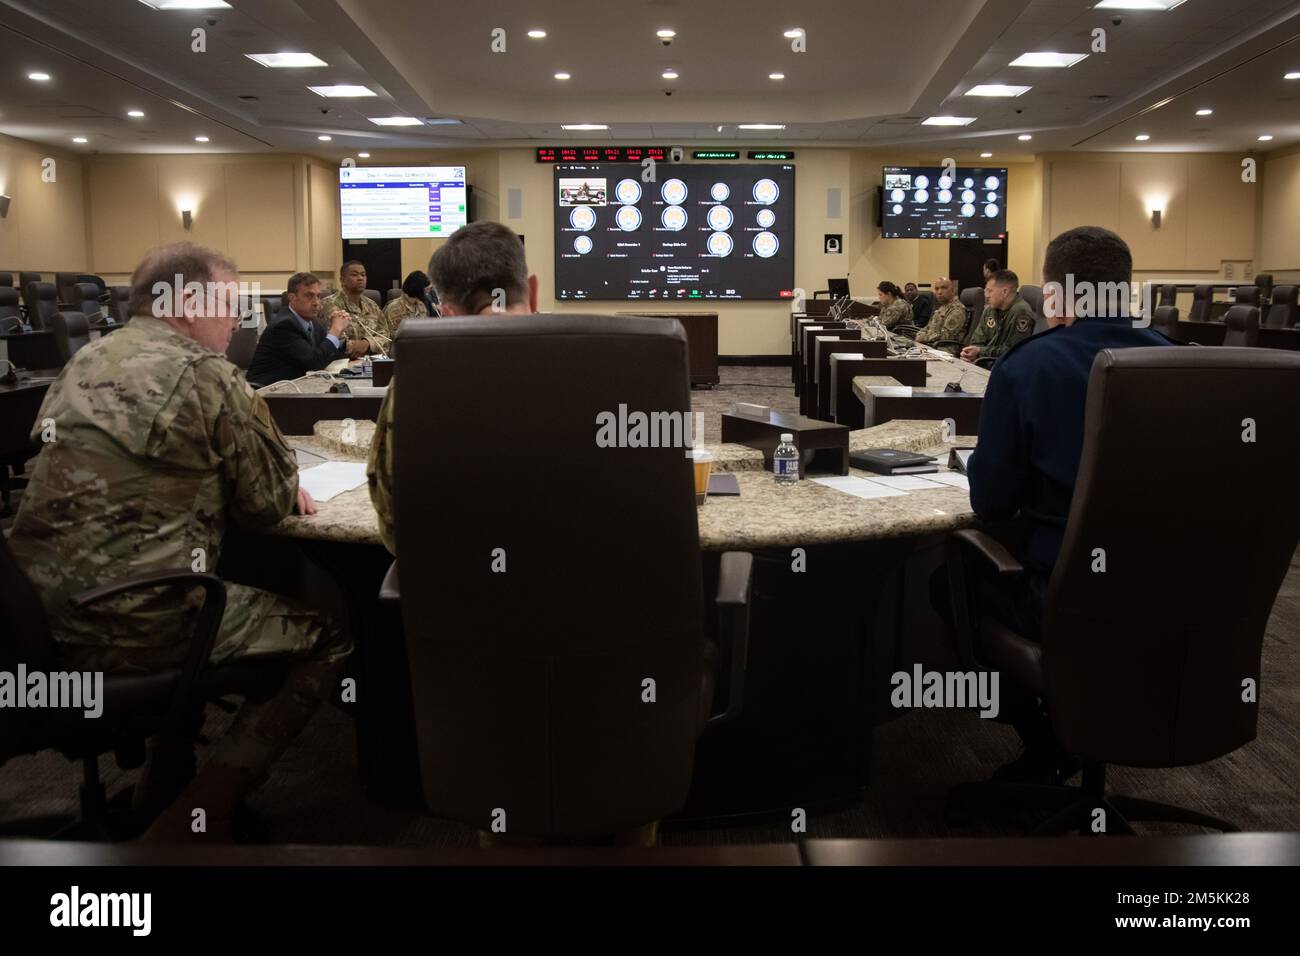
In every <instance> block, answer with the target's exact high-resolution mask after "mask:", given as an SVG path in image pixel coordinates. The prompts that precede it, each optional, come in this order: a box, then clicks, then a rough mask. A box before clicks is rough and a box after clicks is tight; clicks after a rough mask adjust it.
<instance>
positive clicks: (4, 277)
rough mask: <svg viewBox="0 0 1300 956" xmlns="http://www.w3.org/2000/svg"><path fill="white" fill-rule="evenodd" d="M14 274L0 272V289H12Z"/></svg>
mask: <svg viewBox="0 0 1300 956" xmlns="http://www.w3.org/2000/svg"><path fill="white" fill-rule="evenodd" d="M13 284H14V274H13V273H12V272H0V288H10V289H12V288H13Z"/></svg>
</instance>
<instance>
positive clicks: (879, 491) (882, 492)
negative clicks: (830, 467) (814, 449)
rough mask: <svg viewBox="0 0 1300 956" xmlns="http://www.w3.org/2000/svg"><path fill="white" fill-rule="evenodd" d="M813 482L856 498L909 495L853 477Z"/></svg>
mask: <svg viewBox="0 0 1300 956" xmlns="http://www.w3.org/2000/svg"><path fill="white" fill-rule="evenodd" d="M812 481H813V482H815V483H816V484H819V485H825V486H826V487H827V488H834V489H835V490H836V491H842V492H844V493H845V494H846V495H853V496H854V497H856V498H898V497H901V496H903V495H906V494H907V492H905V491H895V490H894V489H893V488H887V487H885V486H884V485H877V484H874V483H872V482H870V481H867V480H866V479H865V478H855V477H854V476H853V475H835V476H833V477H830V478H813V479H812Z"/></svg>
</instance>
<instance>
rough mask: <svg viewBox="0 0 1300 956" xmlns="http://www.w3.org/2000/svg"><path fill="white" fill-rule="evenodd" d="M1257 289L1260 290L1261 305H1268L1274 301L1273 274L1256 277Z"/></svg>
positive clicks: (1263, 273) (1265, 273)
mask: <svg viewBox="0 0 1300 956" xmlns="http://www.w3.org/2000/svg"><path fill="white" fill-rule="evenodd" d="M1255 288H1257V289H1259V304H1260V305H1267V304H1268V303H1269V302H1272V301H1273V273H1271V272H1260V273H1258V274H1257V275H1256V276H1255Z"/></svg>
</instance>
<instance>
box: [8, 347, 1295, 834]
mask: <svg viewBox="0 0 1300 956" xmlns="http://www.w3.org/2000/svg"><path fill="white" fill-rule="evenodd" d="M722 376H723V384H722V386H720V387H719V388H718V389H716V390H713V391H708V390H697V391H695V392H693V398H694V401H695V403H696V409H697V410H699V411H704V412H705V413H706V420H705V421H706V424H705V428H706V436H707V438H708V440H710V441H715V440H716V436H717V434H718V419H717V416H718V414H719V413H720V412H721V411H723V410H725V409H727V408H730V406H731V404H732V403H734V402H736V401H750V402H756V403H759V404H765V405H770V406H772V407H773V408H779V409H783V410H791V411H793V410H795V408H796V404H795V399H794V393H793V389H792V388H790V387H789V370H788V369H785V368H749V367H744V368H741V367H737V368H724V369H723V370H722ZM1261 687H1262V694H1261V702H1260V720H1259V735H1258V738H1257V739H1256V740H1255V741H1254V742H1253V743H1251V744H1249V745H1248V746H1246V747H1243V748H1241V749H1240V750H1238V751H1236V752H1235V753H1233V754H1231V755H1229V756H1227V757H1224V758H1222V759H1220V760H1217V761H1214V762H1212V763H1209V764H1206V765H1203V766H1199V767H1190V768H1184V769H1179V770H1153V771H1143V770H1124V769H1115V770H1112V771H1111V773H1110V776H1109V780H1108V783H1109V784H1110V786H1111V788H1112V789H1113V790H1115V791H1118V792H1121V793H1129V794H1133V795H1141V796H1145V797H1148V798H1150V799H1154V800H1161V801H1165V802H1169V803H1175V804H1179V805H1182V806H1186V807H1189V808H1194V809H1200V810H1202V811H1204V812H1208V813H1211V814H1215V815H1219V816H1224V817H1227V818H1229V819H1232V820H1233V821H1235V822H1236V823H1237V824H1238V825H1239V826H1240V827H1241V828H1242V829H1244V830H1274V831H1276V830H1300V557H1298V558H1296V559H1293V561H1292V565H1291V570H1290V573H1289V574H1288V576H1287V578H1286V580H1285V581H1284V582H1283V585H1282V588H1281V591H1280V593H1279V594H1278V598H1277V603H1276V605H1275V607H1274V609H1273V614H1272V616H1271V618H1270V620H1269V624H1268V630H1267V633H1266V635H1265V640H1264V668H1263V681H1262V684H1261ZM228 719H229V718H228V717H226V716H225V715H223V714H219V713H217V712H215V711H214V712H213V714H212V716H210V718H209V725H208V732H209V734H210V735H213V736H215V735H216V734H218V733H219V732H220V730H221V728H222V726H223V725H224V723H225V722H226V721H227V720H228ZM874 740H875V746H874V757H873V767H872V774H871V781H872V782H871V785H870V787H869V789H868V792H867V794H866V797H865V799H863V800H862V801H861V803H859V804H858V805H856V806H853V807H850V808H848V809H845V810H842V811H840V812H836V813H827V814H822V815H819V816H813V817H810V818H809V821H808V836H812V837H877V836H902V837H924V836H945V835H950V834H952V835H978V834H982V833H995V832H1015V831H1014V830H1013V829H1011V824H1009V823H1002V824H993V823H988V824H982V825H980V826H977V827H976V826H973V827H968V828H962V829H957V830H953V829H949V828H948V827H947V826H946V825H945V823H944V818H943V814H942V812H941V806H942V800H943V796H944V794H945V792H946V791H947V790H948V789H949V788H950V787H952V786H953V785H955V784H957V783H961V782H964V781H968V780H976V779H981V778H983V777H986V776H987V775H988V774H989V772H990V771H992V770H993V768H995V767H997V766H998V765H999V764H1001V763H1004V762H1006V761H1007V760H1010V759H1012V758H1013V757H1014V756H1015V755H1016V752H1017V744H1016V738H1015V734H1014V732H1013V731H1011V730H1010V729H1009V728H1008V727H1005V726H1003V725H1000V724H993V723H991V722H988V721H983V720H980V719H979V718H978V717H976V716H975V715H973V714H970V713H961V712H951V711H942V710H919V711H913V712H911V713H909V714H907V715H906V716H904V717H902V718H900V719H897V720H894V721H892V722H890V723H888V724H886V725H884V726H881V727H878V728H877V729H876V731H875V738H874ZM104 763H105V765H106V768H105V769H106V770H107V773H106V774H105V778H106V780H107V781H108V783H109V785H110V791H111V790H112V789H116V788H118V787H121V786H122V785H124V784H125V783H127V782H129V781H130V780H131V779H133V776H134V775H133V774H125V773H123V772H122V771H120V770H118V769H117V768H116V767H109V766H107V765H110V764H111V761H109V760H105V761H104ZM77 782H78V774H77V769H76V768H75V767H73V766H71V765H70V764H68V763H67V762H66V761H64V760H63V759H62V758H61V757H59V756H57V755H54V754H51V753H45V754H40V755H36V756H30V757H21V758H17V759H14V760H11V761H9V762H8V763H7V764H5V765H4V766H3V767H0V820H5V819H13V818H17V817H29V816H34V815H41V814H51V813H59V812H68V811H71V810H72V809H73V807H74V805H75V800H76V792H77V789H76V788H77ZM253 806H254V809H255V810H256V811H257V812H258V814H259V815H260V816H261V817H262V819H263V820H264V821H265V822H266V823H267V824H268V825H269V827H270V829H271V833H272V839H273V840H274V841H275V842H277V843H331V844H369V845H404V846H413V845H414V846H430V847H447V846H454V847H460V846H466V847H468V846H476V845H477V840H476V836H475V834H474V832H473V831H472V830H470V829H469V828H467V827H464V826H461V825H459V824H455V823H450V822H447V821H444V820H438V819H434V818H430V817H426V816H422V815H420V814H419V813H417V812H405V813H404V812H397V811H394V810H391V809H388V808H385V807H381V806H377V805H375V804H374V803H371V802H369V801H367V799H366V798H365V795H364V794H363V792H362V790H361V788H360V786H359V785H358V783H357V774H356V748H355V734H354V730H353V725H352V721H351V719H350V718H349V717H348V716H346V715H345V714H344V713H342V712H341V711H340V710H339V709H337V708H335V707H325V708H323V709H322V710H321V712H320V713H319V714H317V716H316V717H315V718H314V720H313V722H312V723H311V725H310V726H309V727H308V728H307V730H306V731H305V732H304V733H303V735H302V736H301V737H300V738H299V740H298V741H296V742H295V743H294V745H293V746H292V747H291V748H290V749H289V750H288V751H287V752H286V754H285V755H284V757H283V758H282V760H281V761H280V763H279V765H278V766H277V768H276V770H275V773H274V774H273V776H272V778H271V780H270V781H269V782H268V783H267V784H266V785H265V786H264V787H263V788H262V789H261V790H260V791H259V792H258V794H257V795H256V797H255V799H254V801H253ZM1159 829H1160V830H1162V831H1163V830H1170V828H1159ZM1144 832H1156V828H1153V827H1146V828H1144ZM1170 832H1174V831H1172V830H1170ZM794 838H795V837H794V834H792V833H791V831H790V827H789V824H788V823H782V824H773V825H770V826H731V827H715V828H709V829H689V830H687V829H671V828H669V829H666V830H664V831H663V832H662V833H661V843H662V844H664V845H683V844H722V843H765V842H781V841H787V840H792V839H794Z"/></svg>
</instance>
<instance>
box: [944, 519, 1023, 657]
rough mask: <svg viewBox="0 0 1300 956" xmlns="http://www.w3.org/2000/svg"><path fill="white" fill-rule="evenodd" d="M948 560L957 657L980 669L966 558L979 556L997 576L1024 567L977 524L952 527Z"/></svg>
mask: <svg viewBox="0 0 1300 956" xmlns="http://www.w3.org/2000/svg"><path fill="white" fill-rule="evenodd" d="M944 549H945V552H946V555H947V564H948V596H949V599H950V602H951V605H950V606H951V608H952V624H953V631H954V633H955V636H956V640H957V658H958V660H960V661H961V665H962V667H964V668H965V669H967V670H983V669H984V667H983V665H982V664H980V662H979V656H978V654H977V653H976V636H977V632H978V630H979V618H978V615H979V605H978V603H977V600H976V589H975V588H973V587H972V586H971V581H970V579H969V578H968V576H967V573H966V572H967V567H968V565H967V562H968V560H970V559H971V558H972V557H975V556H978V558H979V559H981V561H982V563H983V564H984V566H985V567H986V568H988V569H991V570H992V571H994V572H995V573H996V574H997V576H998V579H999V580H1006V579H1010V578H1015V577H1018V576H1019V575H1021V574H1023V573H1024V571H1025V568H1024V565H1022V564H1021V563H1020V562H1019V561H1017V560H1016V559H1015V558H1014V557H1013V556H1012V555H1011V552H1009V551H1008V550H1007V549H1006V548H1005V547H1003V546H1002V544H1001V543H1000V542H999V541H998V540H997V539H996V538H994V537H993V536H992V535H990V534H988V533H987V532H985V531H980V530H978V529H976V528H966V529H963V530H961V531H954V532H953V533H952V534H950V535H949V536H948V540H947V542H946V543H945V546H944Z"/></svg>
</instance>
